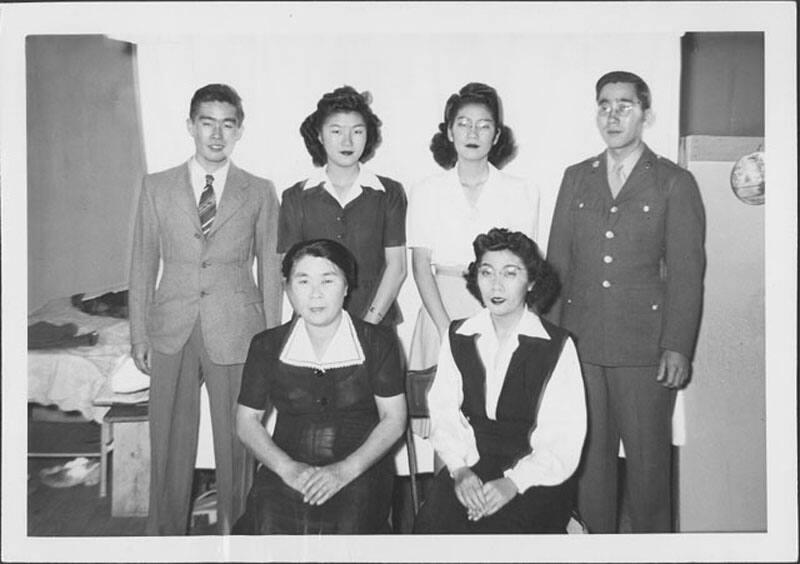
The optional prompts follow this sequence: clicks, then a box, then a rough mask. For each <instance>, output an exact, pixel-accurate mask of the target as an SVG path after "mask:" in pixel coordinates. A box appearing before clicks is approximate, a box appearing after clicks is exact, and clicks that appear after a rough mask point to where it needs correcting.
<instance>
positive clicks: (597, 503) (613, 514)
mask: <svg viewBox="0 0 800 564" xmlns="http://www.w3.org/2000/svg"><path fill="white" fill-rule="evenodd" d="M657 373H658V367H657V366H637V367H631V366H627V367H608V366H598V365H595V364H586V363H583V375H584V381H585V384H586V399H587V406H588V411H589V421H588V422H589V429H588V434H587V437H586V444H585V446H584V451H583V462H582V464H581V471H580V473H579V479H578V509H579V510H580V514H581V517H582V518H583V520H584V522H585V524H586V526H587V527H588V528H589V531H590V532H592V533H616V532H617V520H618V516H617V511H618V505H617V504H618V499H619V497H618V493H617V457H618V453H619V442H620V439H622V444H623V446H624V448H625V488H626V489H627V491H626V494H627V495H626V497H627V500H628V501H629V504H628V507H629V508H630V520H631V528H632V531H633V532H638V533H644V532H654V533H655V532H670V531H671V529H672V514H671V470H672V460H671V454H672V450H671V448H672V447H671V443H672V409H673V406H674V403H675V391H674V390H672V389H668V388H665V387H664V386H662V385H661V384H660V383H659V382H657V381H656V375H657Z"/></svg>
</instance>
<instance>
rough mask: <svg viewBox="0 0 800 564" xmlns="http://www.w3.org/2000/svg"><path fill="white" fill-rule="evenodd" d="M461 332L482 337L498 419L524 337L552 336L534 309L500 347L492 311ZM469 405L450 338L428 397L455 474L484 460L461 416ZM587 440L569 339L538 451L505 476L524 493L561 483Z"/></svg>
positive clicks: (548, 392)
mask: <svg viewBox="0 0 800 564" xmlns="http://www.w3.org/2000/svg"><path fill="white" fill-rule="evenodd" d="M456 333H458V334H460V335H475V334H477V335H478V337H477V349H478V354H479V356H480V358H481V361H482V362H483V365H484V368H485V370H486V414H487V416H488V417H489V418H490V419H495V414H496V410H497V402H498V399H499V396H500V391H501V388H502V386H503V382H504V381H505V375H506V372H507V370H508V365H509V362H510V361H511V356H512V355H513V354H514V351H515V350H516V349H517V347H518V346H519V335H527V336H529V337H539V338H543V339H547V340H550V336H549V335H548V334H547V331H546V330H545V328H544V327H543V326H542V323H541V321H540V320H539V318H538V317H537V316H536V314H534V313H532V312H531V311H528V310H525V312H524V313H523V315H522V317H521V318H520V321H519V324H518V325H517V328H516V331H515V333H514V334H512V336H511V337H509V338H508V339H507V340H506V342H505V343H500V342H498V340H497V337H496V335H495V331H494V327H493V325H492V320H491V316H490V314H489V311H488V310H487V309H482V310H481V311H480V312H478V313H477V314H475V315H474V316H472V317H471V318H469V319H468V320H467V321H465V322H464V323H463V324H462V325H461V327H459V328H458V330H457V331H456ZM463 401H464V393H463V389H462V380H461V373H460V372H459V370H458V368H457V366H456V364H455V360H454V359H453V353H452V352H451V350H450V339H449V338H445V339H444V340H443V343H442V348H441V354H440V356H439V365H438V369H437V371H436V377H435V378H434V381H433V385H432V386H431V389H430V392H429V393H428V407H429V410H430V418H431V435H430V440H431V443H432V445H433V448H434V449H435V450H436V452H437V454H438V455H439V456H440V457H441V459H442V460H443V461H444V463H445V464H446V465H447V468H448V470H450V472H453V471H455V470H456V469H458V468H461V467H463V466H473V465H474V464H475V463H476V462H478V460H479V458H480V457H479V455H478V448H477V445H476V442H475V433H474V432H473V430H472V427H471V426H470V424H469V422H468V421H467V419H466V417H465V416H464V414H463V413H462V412H461V404H462V403H463ZM585 436H586V400H585V395H584V387H583V377H582V375H581V368H580V362H579V361H578V354H577V351H576V350H575V345H574V343H573V342H572V339H571V338H568V339H567V341H566V342H565V343H564V348H563V350H562V352H561V356H560V357H559V359H558V362H557V363H556V366H555V368H554V369H553V373H552V375H551V377H550V380H549V381H548V383H547V385H546V387H545V389H544V390H543V391H542V397H541V399H540V401H539V412H538V415H537V423H536V427H535V429H534V431H533V432H532V433H531V434H530V438H529V441H530V445H531V449H532V451H531V453H530V454H528V455H527V456H524V457H523V458H521V459H520V460H519V461H518V462H517V463H516V464H515V465H514V466H513V467H512V468H510V469H508V470H506V472H505V476H506V477H507V478H509V479H511V481H512V482H514V484H515V485H516V486H517V489H518V490H519V492H520V493H523V492H524V491H525V490H527V489H528V488H529V487H531V486H555V485H558V484H561V483H562V482H564V481H565V480H566V479H567V478H569V477H570V476H571V475H572V474H573V473H574V472H575V470H576V469H577V467H578V462H579V460H580V455H581V449H582V448H583V441H584V438H585Z"/></svg>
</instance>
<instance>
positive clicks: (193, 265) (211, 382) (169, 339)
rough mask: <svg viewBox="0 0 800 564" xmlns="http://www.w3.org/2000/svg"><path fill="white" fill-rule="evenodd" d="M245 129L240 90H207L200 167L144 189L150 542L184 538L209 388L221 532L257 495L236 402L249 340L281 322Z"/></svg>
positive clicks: (139, 274) (198, 129)
mask: <svg viewBox="0 0 800 564" xmlns="http://www.w3.org/2000/svg"><path fill="white" fill-rule="evenodd" d="M243 119H244V112H243V110H242V102H241V99H240V98H239V95H238V94H237V93H236V91H235V90H233V88H231V87H229V86H227V85H224V84H209V85H207V86H204V87H203V88H200V89H199V90H198V91H197V92H195V94H194V96H193V97H192V101H191V104H190V110H189V119H188V120H187V122H186V126H187V129H188V131H189V135H191V137H192V138H193V139H194V144H195V154H194V156H193V157H191V158H190V159H189V161H188V162H185V163H183V164H180V165H179V166H177V167H175V168H171V169H169V170H165V171H162V172H158V173H155V174H149V175H147V176H146V177H145V178H144V181H143V183H142V193H141V198H140V201H139V209H138V213H137V217H136V226H135V232H134V242H133V256H132V261H131V275H130V295H129V303H130V320H131V344H132V348H131V354H132V356H133V359H134V362H135V363H136V366H137V367H138V368H139V370H141V371H142V372H144V373H146V374H150V376H151V380H150V443H151V475H150V514H149V517H148V523H147V530H148V534H157V535H183V534H186V533H187V531H188V524H189V517H190V512H191V501H192V500H191V489H192V477H193V474H194V462H195V457H196V453H197V432H198V424H199V415H200V386H201V384H202V383H205V385H206V389H207V390H208V395H209V404H210V411H211V424H212V429H213V435H214V457H215V462H216V488H217V520H218V528H219V531H220V533H222V534H227V533H229V532H230V529H231V526H232V524H233V523H234V522H235V520H236V519H237V518H238V517H239V515H240V514H241V513H242V512H243V510H244V501H245V496H246V495H247V492H248V490H249V487H250V482H251V477H252V471H253V468H252V462H251V459H250V458H249V456H248V455H247V453H246V450H245V448H244V447H243V445H242V444H241V443H240V442H239V440H238V438H237V437H236V432H235V425H234V422H235V413H236V402H237V397H238V395H239V386H240V382H241V374H242V367H243V364H244V361H245V358H246V356H247V350H248V347H249V344H250V339H251V338H252V336H253V335H254V334H256V333H258V332H260V331H262V330H264V329H265V328H267V327H272V326H275V325H278V324H279V322H280V307H281V281H280V268H279V263H278V255H277V253H276V244H277V225H278V209H279V207H278V200H277V196H276V194H275V188H274V186H273V185H272V183H271V182H270V181H268V180H265V179H263V178H258V177H256V176H253V175H252V174H249V173H248V172H245V171H244V170H242V169H240V168H238V167H237V166H236V165H234V164H233V163H232V162H231V160H230V156H231V153H232V152H233V149H234V147H235V145H236V142H237V141H238V140H239V139H240V137H241V135H242V121H243ZM254 257H255V258H256V259H257V260H258V271H257V272H258V276H257V277H258V283H256V282H255V281H254V280H253V272H252V271H253V259H254ZM159 263H161V277H160V280H159V283H158V285H157V286H156V281H157V276H158V272H159Z"/></svg>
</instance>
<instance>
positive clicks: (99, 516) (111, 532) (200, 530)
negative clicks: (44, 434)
mask: <svg viewBox="0 0 800 564" xmlns="http://www.w3.org/2000/svg"><path fill="white" fill-rule="evenodd" d="M68 460H69V459H67V458H30V459H28V476H29V477H28V536H31V537H62V536H70V537H73V536H74V537H82V536H86V537H106V536H143V535H144V534H145V521H146V518H145V517H112V516H111V495H110V492H109V495H107V496H106V497H104V498H101V497H100V496H99V491H100V486H99V485H95V486H85V485H83V484H79V485H77V486H72V487H68V488H51V487H48V486H47V485H45V484H43V483H42V482H41V480H40V479H39V472H40V470H42V469H43V468H49V467H52V466H55V465H59V464H64V463H65V462H67V461H68ZM113 463H114V462H113V457H112V459H111V462H110V465H113ZM212 480H213V473H212V472H210V471H197V472H196V474H195V485H194V491H195V495H199V494H200V493H202V492H203V491H204V490H205V489H207V488H208V487H210V482H211V481H212ZM429 484H430V477H426V476H423V477H421V478H420V485H419V487H420V493H421V495H422V496H424V493H425V491H426V490H427V487H428V486H429ZM393 513H394V515H396V516H397V518H396V519H395V523H394V531H395V532H396V533H408V532H410V529H411V519H412V517H411V515H412V512H411V496H410V486H409V482H408V479H407V478H398V479H397V482H396V487H395V498H394V504H393ZM189 534H190V535H215V534H216V528H215V525H213V524H209V523H208V522H207V521H204V520H203V519H202V518H198V519H195V522H194V523H193V526H192V528H191V530H190V532H189Z"/></svg>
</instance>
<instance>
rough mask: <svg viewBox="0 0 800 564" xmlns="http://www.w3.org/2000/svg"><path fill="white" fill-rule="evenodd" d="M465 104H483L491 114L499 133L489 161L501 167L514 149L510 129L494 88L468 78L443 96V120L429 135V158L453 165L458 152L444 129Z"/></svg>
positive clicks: (511, 155) (441, 163)
mask: <svg viewBox="0 0 800 564" xmlns="http://www.w3.org/2000/svg"><path fill="white" fill-rule="evenodd" d="M469 104H478V105H481V106H484V107H485V108H486V109H487V110H489V113H491V114H492V119H494V123H495V126H496V127H497V131H498V132H499V136H498V138H497V143H495V144H494V145H493V146H492V149H491V151H489V162H490V163H492V164H493V165H494V166H496V167H497V168H503V166H505V165H506V163H508V162H509V161H510V160H511V159H513V158H514V156H515V155H516V153H517V146H516V144H515V143H514V133H513V132H512V131H511V128H510V127H508V126H507V125H504V124H503V105H502V102H501V101H500V97H499V96H498V95H497V90H495V89H494V88H492V87H491V86H489V85H487V84H483V83H480V82H470V83H469V84H467V85H465V86H464V87H463V88H462V89H461V90H459V91H458V93H457V94H453V95H451V96H450V97H449V98H448V99H447V102H446V103H445V106H444V121H442V122H441V123H440V124H439V130H438V131H437V132H436V133H435V134H434V136H433V139H431V146H430V149H431V152H432V153H433V159H434V160H435V161H436V162H437V163H438V164H439V166H441V167H442V168H445V169H451V168H453V167H454V166H455V164H456V162H457V161H458V154H457V153H456V148H455V146H454V145H453V142H452V141H450V139H449V138H448V137H447V130H448V129H450V128H451V127H452V126H453V122H454V121H455V119H456V115H457V114H458V111H459V110H460V109H461V108H463V107H464V106H466V105H469Z"/></svg>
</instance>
